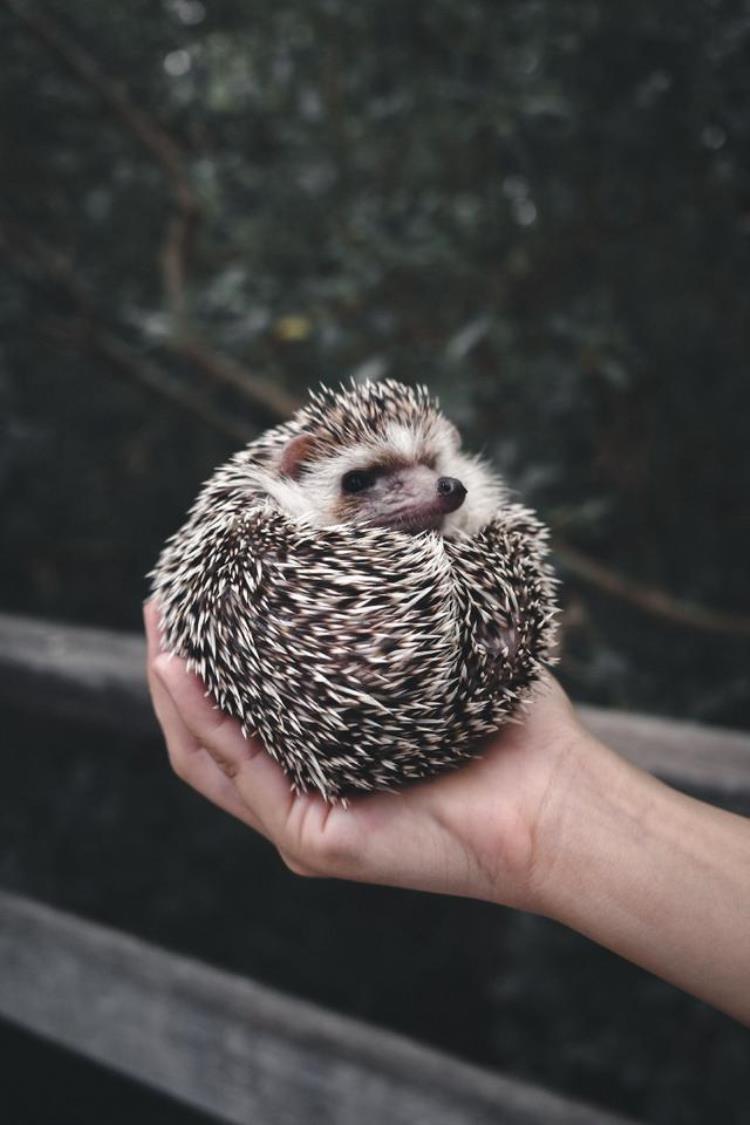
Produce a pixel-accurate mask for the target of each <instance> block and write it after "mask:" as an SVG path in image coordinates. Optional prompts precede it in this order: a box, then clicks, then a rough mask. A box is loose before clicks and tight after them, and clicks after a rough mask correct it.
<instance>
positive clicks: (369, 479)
mask: <svg viewBox="0 0 750 1125" xmlns="http://www.w3.org/2000/svg"><path fill="white" fill-rule="evenodd" d="M374 480H375V474H374V473H368V472H367V471H366V470H365V469H352V471H351V472H350V473H344V475H343V477H342V478H341V488H342V491H344V492H364V491H365V489H366V488H371V487H372V484H373V482H374Z"/></svg>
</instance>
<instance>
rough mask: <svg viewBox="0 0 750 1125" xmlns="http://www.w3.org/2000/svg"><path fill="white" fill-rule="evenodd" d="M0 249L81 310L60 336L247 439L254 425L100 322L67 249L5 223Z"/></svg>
mask: <svg viewBox="0 0 750 1125" xmlns="http://www.w3.org/2000/svg"><path fill="white" fill-rule="evenodd" d="M0 253H1V254H3V256H4V257H5V258H6V259H7V260H8V261H9V262H10V263H11V264H12V265H13V266H15V268H16V269H17V270H19V271H20V272H21V273H22V274H23V275H24V276H25V277H26V278H29V279H31V280H32V281H40V280H42V281H52V282H53V283H54V284H55V285H57V286H59V287H60V288H61V289H62V290H63V291H64V292H65V293H66V295H67V296H68V298H69V299H70V301H71V302H72V304H73V305H74V307H75V308H76V309H77V311H78V314H79V315H78V319H77V320H76V321H73V322H65V326H64V328H57V329H56V331H55V336H56V338H57V339H58V340H60V339H62V340H64V342H65V343H66V344H68V345H72V346H74V347H78V348H86V350H88V351H90V352H92V353H93V354H94V355H98V356H100V357H101V358H102V359H104V360H105V361H106V362H107V363H108V364H109V366H110V367H111V368H112V369H113V370H114V371H116V372H117V373H118V374H120V375H125V376H127V377H128V378H129V379H130V380H132V381H133V382H137V383H140V384H141V386H144V387H146V388H147V389H148V390H150V391H151V392H153V393H154V394H157V395H159V396H160V397H161V398H165V399H168V400H169V401H170V402H173V403H175V404H176V405H177V406H180V407H181V408H182V409H184V410H187V411H189V412H190V413H191V414H193V415H195V416H196V417H198V418H200V420H201V421H202V422H204V423H205V424H207V425H209V426H211V427H213V428H214V429H215V430H218V431H219V432H220V433H223V434H226V435H228V436H229V437H232V438H235V439H238V440H239V441H242V442H246V441H248V439H249V437H250V427H249V426H243V425H242V423H241V422H239V421H237V420H235V419H234V418H229V417H227V416H225V415H224V414H222V413H221V412H220V411H217V410H216V409H215V408H214V407H213V406H212V405H211V404H210V403H209V402H207V401H206V400H205V397H204V396H203V395H200V394H196V393H195V392H194V391H192V390H191V389H190V388H189V387H186V386H185V385H184V384H183V383H182V382H181V381H180V380H179V379H176V378H175V377H174V376H173V375H171V374H170V373H169V372H168V371H165V370H164V369H163V368H162V367H160V366H159V365H158V364H156V363H154V362H153V361H152V360H150V359H147V358H146V357H145V356H141V355H139V354H138V352H136V351H135V350H134V349H133V348H131V347H129V346H128V345H127V344H126V343H124V342H123V341H122V340H119V339H118V338H117V336H115V335H114V333H112V332H111V331H110V330H109V329H108V328H107V327H106V326H105V325H103V324H101V322H100V319H99V315H98V312H97V309H96V306H95V304H94V302H93V300H92V299H91V296H90V294H89V293H88V292H87V290H86V288H85V287H84V286H83V285H82V284H81V282H80V280H79V279H78V278H77V277H76V275H75V273H74V271H73V269H72V267H71V266H70V263H69V262H68V261H67V259H66V258H65V257H64V256H63V255H62V254H59V253H57V252H56V251H55V250H53V249H51V248H50V247H47V246H45V245H44V244H43V243H41V242H40V241H39V239H37V238H32V237H31V236H30V235H26V234H24V235H22V236H19V235H18V233H16V237H15V238H12V237H11V236H10V234H9V232H8V230H7V228H5V227H3V226H2V225H1V224H0Z"/></svg>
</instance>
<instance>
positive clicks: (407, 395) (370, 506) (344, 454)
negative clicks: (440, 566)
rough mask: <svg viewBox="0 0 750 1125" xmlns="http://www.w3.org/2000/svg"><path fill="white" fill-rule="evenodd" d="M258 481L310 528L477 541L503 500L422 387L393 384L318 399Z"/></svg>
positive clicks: (256, 471) (496, 482)
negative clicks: (349, 527) (346, 527)
mask: <svg viewBox="0 0 750 1125" xmlns="http://www.w3.org/2000/svg"><path fill="white" fill-rule="evenodd" d="M295 424H296V425H295V428H294V429H292V430H291V433H290V432H289V430H287V432H286V433H285V434H284V440H283V442H280V444H279V445H278V446H277V447H276V449H275V451H274V452H273V453H272V455H271V457H270V463H268V462H267V463H266V465H265V466H264V467H263V468H262V469H259V468H258V466H257V465H256V466H254V467H253V474H254V477H255V483H256V485H257V486H258V487H260V488H261V489H262V490H263V491H264V492H266V493H267V494H268V495H269V496H271V497H272V498H273V499H274V500H275V501H276V503H277V504H278V505H279V506H280V507H281V509H282V510H283V511H284V512H286V513H287V514H288V515H290V516H292V517H293V518H295V519H298V520H300V521H302V522H304V523H307V524H310V525H312V526H314V527H327V526H334V525H336V524H344V523H356V524H360V525H362V526H363V527H389V528H393V529H394V530H397V531H404V532H422V531H438V532H441V533H442V534H443V535H444V536H447V537H455V536H457V535H459V534H461V533H466V534H474V533H476V532H477V531H478V530H479V529H480V528H481V527H483V526H485V524H487V523H488V522H489V521H490V520H491V519H492V517H493V515H494V513H495V512H496V510H497V507H498V505H499V503H500V502H501V500H502V498H503V489H502V486H501V484H500V482H499V480H498V479H497V477H496V476H495V475H494V474H493V473H492V472H491V470H490V469H489V468H488V467H487V466H485V465H484V464H483V463H482V462H481V461H479V460H478V459H477V458H474V457H469V456H467V455H465V454H464V453H462V452H461V449H460V436H459V433H458V430H457V429H456V427H455V426H454V425H453V424H452V423H451V422H449V421H448V419H447V418H445V416H444V415H443V414H441V413H440V411H439V409H438V408H437V404H436V403H435V402H434V400H432V399H430V398H429V396H428V395H427V393H426V391H424V389H423V388H415V389H410V388H408V387H405V386H403V385H401V384H397V383H394V382H392V381H385V382H384V383H381V384H367V385H365V386H361V387H354V388H352V390H350V391H344V392H341V393H338V394H335V395H331V394H329V393H328V392H325V393H322V394H321V395H320V396H318V397H317V398H315V397H314V400H313V404H312V405H311V406H309V407H307V408H305V409H304V410H303V411H301V412H300V414H299V415H298V416H297V418H296V419H295Z"/></svg>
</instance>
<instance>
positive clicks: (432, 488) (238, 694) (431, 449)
mask: <svg viewBox="0 0 750 1125" xmlns="http://www.w3.org/2000/svg"><path fill="white" fill-rule="evenodd" d="M547 550H548V548H547V531H546V529H545V527H544V526H543V525H542V524H541V523H540V522H539V520H538V519H537V518H536V516H535V515H534V514H533V513H532V512H531V511H529V510H528V509H527V508H524V507H522V506H521V505H519V504H515V503H512V502H510V500H509V498H508V495H507V492H506V489H505V488H504V486H503V484H502V482H501V481H500V480H499V478H498V477H497V476H496V475H495V474H494V473H493V472H492V470H491V469H490V467H489V466H488V465H487V464H485V463H484V462H483V461H482V460H481V459H479V458H477V457H473V456H470V455H468V454H466V453H464V452H463V451H462V449H461V443H460V436H459V433H458V431H457V429H456V427H455V426H453V425H452V423H450V422H449V421H448V420H447V419H446V418H445V416H444V415H443V414H442V413H441V412H440V410H439V406H438V403H437V401H436V400H435V399H433V398H432V397H431V396H430V394H429V392H428V390H427V389H426V388H425V387H409V386H406V385H404V384H401V383H398V382H396V381H394V380H390V379H389V380H384V381H382V382H377V383H374V382H373V383H370V382H368V383H364V384H359V385H357V384H352V386H350V387H342V388H340V389H337V390H334V389H330V388H326V387H323V388H321V389H320V390H318V391H316V392H314V393H312V394H311V396H310V399H309V402H308V403H307V404H306V405H304V406H303V407H302V408H301V409H300V410H299V411H298V412H297V413H296V414H295V415H294V417H293V418H292V419H291V420H290V421H289V422H286V423H284V424H283V425H280V426H277V427H275V428H274V429H272V430H269V431H267V432H266V433H265V434H263V435H262V436H261V437H259V438H258V439H256V440H255V441H253V442H250V443H249V444H248V445H247V446H246V447H245V448H244V449H242V450H240V451H239V452H238V453H236V454H235V455H234V456H233V457H232V458H231V459H230V460H229V461H228V462H227V463H226V464H224V465H223V466H221V467H220V468H219V469H217V470H216V472H215V473H214V475H213V476H212V477H211V478H210V480H208V481H207V483H206V484H205V485H204V486H203V489H202V490H201V492H200V494H199V495H198V498H197V500H196V501H195V504H194V505H193V507H192V508H191V510H190V512H189V514H188V518H187V520H186V522H185V523H184V525H183V526H182V527H181V528H180V530H179V531H178V532H177V533H176V534H175V535H173V536H172V537H171V539H169V540H168V541H167V543H166V545H165V547H164V549H163V551H162V553H161V557H160V558H159V561H158V564H157V566H156V568H155V570H154V571H153V573H152V576H151V577H152V580H153V593H154V595H155V597H156V600H157V602H158V605H159V607H160V611H161V616H162V631H163V643H164V646H165V648H166V649H167V650H168V651H172V652H176V653H178V654H179V655H180V656H182V657H184V658H185V659H186V660H187V663H188V666H189V667H190V668H191V670H193V671H195V672H197V673H198V675H199V676H200V677H201V679H202V680H203V682H204V683H205V685H206V689H207V692H208V693H209V695H210V696H211V698H212V699H213V701H214V702H215V704H216V705H217V706H218V707H220V708H221V709H222V710H223V711H224V712H226V713H227V714H229V715H231V716H233V717H234V718H236V719H238V720H239V721H240V723H241V724H242V729H243V732H244V733H245V734H246V735H249V734H254V733H257V734H258V735H259V737H260V738H261V739H262V741H263V743H264V745H265V746H266V748H267V750H268V751H269V753H271V754H272V755H273V757H274V758H275V759H276V760H277V761H278V762H279V763H280V764H281V766H282V767H283V768H284V770H285V772H286V774H287V776H288V778H289V781H290V785H291V787H292V788H293V789H294V790H295V791H297V792H300V793H304V792H308V791H317V792H319V793H320V794H321V795H322V796H323V797H324V798H325V800H327V801H335V800H337V799H346V798H348V797H351V796H353V795H356V794H363V793H367V792H370V791H373V790H382V789H396V788H399V787H400V786H403V785H405V784H408V783H411V782H414V781H417V780H419V779H420V778H424V777H428V776H430V775H432V774H436V773H439V772H441V771H442V770H446V769H451V768H455V767H456V766H458V765H459V764H460V763H461V762H463V761H465V760H467V759H469V758H472V757H474V756H476V755H477V754H479V753H481V747H482V741H483V739H485V738H486V736H487V735H489V734H491V733H492V732H494V731H495V730H497V729H498V727H500V726H501V725H502V724H503V722H505V721H507V719H508V718H509V717H510V716H511V715H512V714H513V713H514V711H515V710H516V709H517V707H518V705H519V703H520V702H521V701H522V700H523V699H524V698H525V697H526V695H527V694H528V691H529V688H530V687H531V685H532V684H533V683H534V681H535V680H536V679H537V678H538V676H539V674H540V672H541V671H542V669H543V668H544V667H545V665H547V664H549V663H551V660H552V657H551V652H552V648H553V643H554V634H555V614H556V608H555V586H556V582H555V579H554V577H553V575H552V572H551V570H550V568H549V566H548V563H547Z"/></svg>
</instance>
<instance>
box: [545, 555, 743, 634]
mask: <svg viewBox="0 0 750 1125" xmlns="http://www.w3.org/2000/svg"><path fill="white" fill-rule="evenodd" d="M554 553H555V555H556V556H557V558H558V559H559V560H560V562H561V563H562V564H563V566H564V567H565V568H566V569H567V570H569V571H570V572H571V573H572V574H574V575H575V576H576V578H580V579H581V580H582V581H583V582H586V583H587V584H588V585H589V586H595V587H596V588H597V589H598V590H602V591H603V592H604V593H606V594H609V595H610V596H612V597H615V598H619V599H620V600H621V601H625V602H627V603H628V604H629V605H632V606H635V607H636V608H637V609H640V610H642V611H643V612H644V613H648V614H650V615H651V616H652V617H659V618H661V619H662V620H663V621H669V622H671V623H672V624H674V625H683V626H686V627H688V628H691V629H699V630H701V631H702V632H707V633H723V634H725V635H728V636H734V637H750V618H748V617H747V616H743V615H742V614H739V613H727V612H725V611H722V610H715V609H709V608H707V607H706V606H701V605H695V604H694V603H692V602H683V601H680V599H679V598H675V597H673V596H672V595H671V594H668V593H665V592H664V591H663V590H658V589H654V588H653V587H650V586H642V585H641V584H640V583H638V582H634V581H633V580H632V579H630V578H626V577H625V576H624V575H621V574H618V573H617V571H614V570H610V569H609V567H606V566H604V565H602V563H599V562H596V561H595V560H594V559H590V558H589V557H588V555H585V554H584V553H583V552H582V551H579V550H578V549H577V548H576V547H571V546H570V545H569V544H567V543H565V542H563V541H561V540H560V539H555V541H554Z"/></svg>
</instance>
